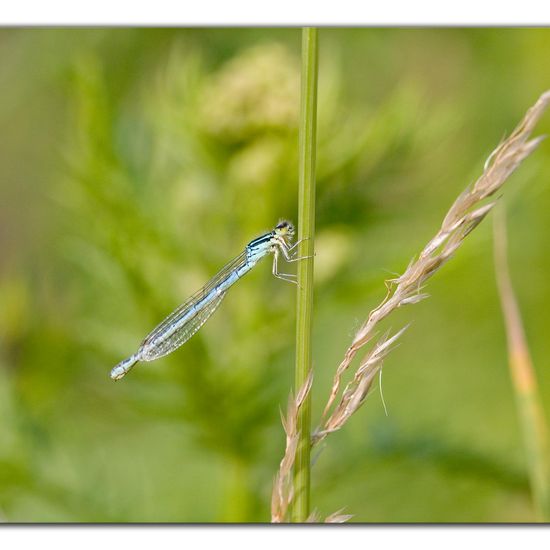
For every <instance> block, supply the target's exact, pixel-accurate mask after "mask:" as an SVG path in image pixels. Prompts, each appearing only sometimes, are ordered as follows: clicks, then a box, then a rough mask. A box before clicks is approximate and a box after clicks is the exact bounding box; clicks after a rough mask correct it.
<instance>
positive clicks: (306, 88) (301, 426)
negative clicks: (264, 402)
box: [292, 28, 318, 522]
mask: <svg viewBox="0 0 550 550" xmlns="http://www.w3.org/2000/svg"><path fill="white" fill-rule="evenodd" d="M317 73H318V38H317V29H311V28H305V29H303V30H302V92H301V107H300V130H299V155H300V165H299V190H298V194H299V196H298V240H299V241H301V244H300V249H299V255H300V256H302V257H306V258H305V259H304V260H302V261H300V262H298V293H297V305H296V367H295V369H296V370H295V386H296V391H298V389H299V388H301V387H302V386H303V385H304V383H305V381H306V380H307V378H308V375H309V373H310V371H311V327H312V310H313V251H314V245H313V238H314V233H315V148H316V129H317ZM297 429H298V433H299V440H298V447H297V451H296V462H295V465H294V491H295V496H294V504H293V508H292V519H293V521H294V522H304V521H305V520H306V519H307V517H308V516H309V493H310V449H311V444H310V439H311V394H308V396H307V397H306V399H305V401H304V403H303V406H302V407H301V408H300V411H299V414H298V423H297Z"/></svg>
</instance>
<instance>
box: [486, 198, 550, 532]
mask: <svg viewBox="0 0 550 550" xmlns="http://www.w3.org/2000/svg"><path fill="white" fill-rule="evenodd" d="M494 214H495V217H494V225H493V228H494V252H495V272H496V279H497V286H498V291H499V296H500V301H501V306H502V313H503V317H504V322H505V325H506V339H507V341H508V362H509V366H510V375H511V378H512V386H513V388H514V393H515V396H516V404H517V408H518V414H519V417H520V422H521V428H522V432H523V442H524V447H525V452H526V455H527V462H528V466H529V478H530V482H531V492H532V494H533V500H534V504H535V509H536V513H537V516H538V519H539V520H540V521H544V522H549V521H550V465H549V459H550V454H549V453H550V450H549V446H548V426H547V423H546V419H545V417H544V411H543V407H542V403H541V398H540V394H539V391H538V384H537V378H536V374H535V370H534V368H533V364H532V361H531V355H530V353H529V347H528V345H527V339H526V338H525V332H524V329H523V323H522V320H521V314H520V311H519V306H518V303H517V299H516V296H515V293H514V289H513V287H512V280H511V278H510V273H509V269H508V258H507V236H506V220H505V213H504V205H500V208H496V209H495V213H494Z"/></svg>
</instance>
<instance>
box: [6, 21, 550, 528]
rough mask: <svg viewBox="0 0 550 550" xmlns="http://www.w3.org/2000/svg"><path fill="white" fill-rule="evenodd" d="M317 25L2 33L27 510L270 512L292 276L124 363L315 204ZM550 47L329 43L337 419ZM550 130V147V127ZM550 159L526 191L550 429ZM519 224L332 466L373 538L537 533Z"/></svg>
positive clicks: (323, 165)
mask: <svg viewBox="0 0 550 550" xmlns="http://www.w3.org/2000/svg"><path fill="white" fill-rule="evenodd" d="M300 42H301V41H300V30H299V29H269V28H264V29H248V28H247V29H114V28H113V29H20V30H18V29H9V30H8V29H4V30H2V31H0V67H1V69H0V124H1V128H2V137H1V138H0V142H1V147H0V251H1V254H0V514H1V517H2V519H3V520H5V521H11V522H52V521H53V522H223V521H247V522H257V521H268V520H269V517H270V514H269V503H270V493H271V485H272V481H273V477H274V475H275V472H276V470H277V468H278V463H279V461H280V459H281V457H282V454H283V450H284V434H283V431H282V427H281V423H280V410H281V409H284V408H285V406H286V402H287V398H288V393H289V390H290V388H291V386H292V381H293V360H294V354H293V345H294V331H295V325H294V303H295V290H294V288H293V287H292V286H291V285H288V284H285V283H284V282H282V281H280V280H277V279H275V278H274V277H273V276H272V275H271V266H270V265H269V262H268V261H265V263H261V264H260V265H259V266H258V267H257V268H256V269H255V270H254V271H253V272H252V273H251V274H250V275H248V276H247V277H246V278H245V279H243V280H242V281H240V282H239V284H238V285H236V287H235V288H234V289H232V291H231V292H230V293H229V295H228V297H227V298H226V299H225V301H224V303H223V305H222V306H221V307H220V309H219V310H218V312H217V313H216V314H215V315H214V316H213V318H212V319H211V320H210V321H209V322H208V324H207V325H205V327H204V328H203V329H201V331H200V332H199V333H198V334H197V336H195V337H194V338H193V339H192V340H190V341H189V343H187V344H186V345H185V346H184V347H183V348H181V349H180V350H178V351H177V352H175V353H174V354H172V355H170V356H168V357H166V358H164V359H161V360H159V361H156V362H154V363H143V364H139V365H138V366H137V367H136V368H135V370H134V371H132V373H131V374H130V375H128V376H127V377H126V378H125V379H124V380H122V381H121V382H119V383H113V382H112V381H111V380H110V379H109V371H110V369H111V368H112V367H113V366H114V365H115V364H116V363H117V362H118V361H120V360H121V359H122V358H124V357H126V356H128V355H130V354H131V353H133V352H134V351H135V349H136V348H137V346H138V345H139V343H140V341H141V339H142V338H143V337H144V336H145V335H146V334H147V332H149V330H150V329H151V328H152V327H154V326H155V324H156V323H157V322H159V321H160V320H161V319H162V318H163V317H164V316H165V315H166V314H167V313H169V312H170V311H171V310H172V309H174V308H175V307H176V306H177V305H178V304H179V303H181V302H182V301H184V300H185V299H186V298H187V296H188V295H189V294H191V293H192V292H193V291H195V290H196V289H197V288H199V287H200V286H201V285H202V284H203V283H205V282H206V281H207V280H208V278H209V277H210V276H212V275H213V274H215V273H216V271H217V270H218V269H219V268H220V267H221V266H223V265H224V264H225V263H226V262H227V261H228V260H230V259H231V258H232V257H233V256H235V255H237V254H238V253H239V252H240V251H241V250H242V249H243V247H244V246H245V245H246V243H247V242H248V241H250V240H251V239H252V238H254V237H255V236H257V235H258V234H261V233H262V232H264V231H266V230H269V229H271V227H273V226H274V225H275V224H276V223H277V221H278V220H279V218H281V217H285V218H289V219H291V220H294V221H296V220H295V218H296V211H297V120H298V112H299V83H300V75H299V67H300ZM549 52H550V30H548V29H498V28H495V29H322V30H321V32H320V81H319V124H318V142H319V143H318V170H317V173H318V178H317V179H318V186H317V222H316V223H317V242H316V251H317V256H316V259H315V263H316V266H315V270H316V271H315V276H316V283H315V311H314V363H315V383H314V387H313V419H314V423H316V421H318V419H319V415H320V412H321V410H322V407H323V405H324V402H325V401H326V398H327V396H328V391H329V388H330V382H331V378H332V375H333V373H334V371H335V369H336V366H337V365H338V363H339V361H340V359H341V358H342V356H343V353H344V351H345V349H346V347H347V345H348V344H349V342H350V340H351V337H352V335H353V333H354V330H356V329H357V328H358V327H359V325H360V323H361V322H362V321H363V320H364V319H365V318H366V316H367V314H368V311H369V310H370V309H371V308H372V307H374V306H375V305H376V304H377V303H378V302H379V301H380V300H381V299H382V297H383V296H384V285H383V281H384V280H385V279H387V278H390V277H391V276H392V275H393V274H395V273H399V272H401V271H402V270H404V269H405V268H406V266H407V264H408V262H409V260H410V259H411V258H412V257H413V256H414V254H415V253H417V252H418V251H419V250H420V249H421V248H422V246H423V245H424V244H425V243H426V242H427V241H428V239H429V238H430V237H431V236H432V235H433V234H435V232H436V231H437V229H438V227H439V224H440V223H441V221H442V219H443V216H444V214H445V212H446V210H447V208H448V207H449V206H450V204H451V203H452V201H453V200H454V198H455V197H456V196H457V195H458V194H459V193H460V192H461V191H462V190H463V189H464V188H465V187H466V185H467V184H469V183H471V182H473V181H474V180H475V179H476V178H477V177H478V175H479V174H480V173H481V171H482V167H483V163H484V160H485V158H486V157H487V155H488V154H489V153H490V152H491V150H492V149H493V148H494V147H495V146H496V145H497V144H498V143H499V141H500V140H501V139H502V138H503V137H504V135H506V134H507V133H509V132H510V131H511V130H512V129H513V128H514V126H515V125H516V123H517V122H518V121H519V120H520V118H521V117H522V116H523V114H524V113H525V111H526V109H527V108H528V107H529V106H530V105H532V104H533V103H534V102H535V100H536V99H537V98H538V96H539V95H540V94H541V93H542V92H543V91H544V90H546V89H548V88H550V78H549V76H548V74H549V73H548V68H549V65H548V53H549ZM549 118H550V117H549V116H548V115H546V117H545V118H544V119H543V121H542V122H541V124H540V125H539V127H538V128H537V133H544V132H548V131H550V121H549ZM549 152H550V145H549V144H548V143H546V142H545V143H543V144H542V146H541V147H540V148H539V150H538V151H537V152H536V153H535V154H534V155H533V156H532V157H531V158H530V159H528V160H527V161H526V162H525V164H524V165H523V166H522V167H521V168H520V170H519V171H518V173H517V174H515V175H514V176H513V177H512V179H511V181H510V182H508V183H507V184H506V186H505V188H504V197H503V202H505V203H506V205H507V209H508V215H509V233H510V235H509V240H510V263H511V269H512V276H513V279H514V283H515V286H516V291H517V293H518V298H519V301H520V304H521V308H522V313H523V316H524V321H525V327H526V332H527V337H528V340H529V343H530V346H531V351H532V355H533V360H534V364H535V366H536V369H537V374H538V377H539V383H540V389H541V393H542V396H543V399H544V405H545V408H546V413H547V416H548V412H549V406H550V405H549V404H550V372H549V369H548V356H549V350H548V336H547V335H548V328H547V327H548V326H549V323H550V313H549V311H550V307H549V306H550V287H549V285H548V273H549V272H550V259H549V255H548V245H549V239H548V235H549V231H550V217H549V216H548V209H549V207H550V188H549V186H548V180H549V178H550V155H549ZM491 234H492V233H491V219H490V217H489V219H487V220H486V221H485V222H484V223H483V224H482V225H481V226H480V227H479V228H478V229H477V230H476V231H475V232H474V233H473V234H472V235H471V236H470V237H468V239H467V241H466V242H465V244H464V246H463V247H462V248H461V249H460V250H459V251H458V253H457V255H456V257H455V258H454V259H453V260H452V261H451V262H450V263H449V264H447V265H446V266H445V267H444V268H443V269H442V270H441V271H440V272H439V273H437V275H436V276H435V277H434V279H433V280H432V281H431V282H430V284H429V287H428V289H427V290H428V292H429V293H430V294H431V298H430V299H429V300H426V301H424V302H422V303H420V304H418V305H415V306H410V307H409V308H404V309H403V310H402V311H399V312H398V314H397V315H395V316H392V317H391V318H390V319H388V320H387V323H386V324H385V327H383V328H392V329H394V330H396V329H399V328H400V327H401V326H403V325H404V324H406V323H408V322H411V321H412V325H411V327H410V328H409V330H408V331H407V332H406V333H405V335H404V336H403V338H402V341H401V344H400V346H399V347H398V348H397V349H396V350H395V351H393V352H392V353H391V354H390V355H389V356H388V358H387V360H386V363H385V368H384V384H383V390H384V397H385V401H386V404H387V408H388V416H386V415H385V413H384V409H383V406H382V403H381V400H380V395H379V393H378V391H375V392H373V393H372V394H371V396H370V397H369V399H368V400H367V403H366V405H365V406H364V407H363V408H362V409H361V410H360V412H359V413H358V414H357V415H355V416H354V417H353V418H352V420H351V421H350V422H349V423H348V424H347V425H346V427H345V428H344V429H343V430H342V431H341V432H339V433H336V434H333V435H331V436H329V437H328V438H327V440H326V443H325V445H323V449H322V452H321V453H320V454H319V455H318V456H317V455H316V461H315V464H314V467H313V471H312V477H313V486H312V503H313V506H314V507H315V508H317V510H318V511H319V512H320V514H321V515H322V516H323V517H324V516H326V515H328V514H330V513H332V512H334V511H336V510H338V509H340V508H342V507H345V510H346V512H347V513H351V514H354V518H353V521H366V522H525V521H533V520H534V519H535V515H534V511H533V506H532V503H531V498H530V494H529V485H528V478H527V471H526V462H525V457H524V452H523V447H522V438H521V433H520V430H519V425H518V417H517V414H516V409H515V403H514V395H513V391H512V387H511V383H510V379H509V375H508V367H507V356H506V344H505V336H504V332H503V323H502V318H501V315H500V308H499V302H498V297H497V294H496V288H495V281H494V271H493V260H492V242H491V240H492V238H491Z"/></svg>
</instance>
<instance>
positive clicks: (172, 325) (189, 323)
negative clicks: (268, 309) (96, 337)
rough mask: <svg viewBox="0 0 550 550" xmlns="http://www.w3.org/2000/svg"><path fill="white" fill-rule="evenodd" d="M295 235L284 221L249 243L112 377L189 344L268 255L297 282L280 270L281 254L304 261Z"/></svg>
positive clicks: (287, 278) (289, 260)
mask: <svg viewBox="0 0 550 550" xmlns="http://www.w3.org/2000/svg"><path fill="white" fill-rule="evenodd" d="M293 236H294V227H293V225H292V224H291V223H290V222H288V221H281V222H280V223H279V224H278V225H277V226H276V227H275V228H274V229H273V231H270V232H269V233H265V234H264V235H262V236H260V237H258V238H257V239H254V240H253V241H251V242H250V243H248V245H247V246H246V248H245V249H244V251H243V252H242V253H241V254H239V256H237V257H236V258H235V259H234V260H232V261H231V262H229V263H228V264H227V265H226V266H225V267H224V268H222V270H221V271H220V272H219V273H218V274H217V275H215V276H214V277H213V278H212V279H211V280H210V281H209V282H208V283H207V284H206V285H205V286H204V287H203V288H201V289H200V290H199V291H197V292H196V293H195V294H193V296H191V297H190V298H189V299H188V300H187V301H186V302H185V303H183V304H182V305H181V306H180V307H178V309H176V310H175V311H174V312H173V313H172V314H171V315H169V316H168V317H167V318H166V319H165V320H164V321H162V323H160V325H158V326H157V327H156V328H155V329H154V330H153V331H152V332H151V333H150V334H149V335H148V336H146V337H145V339H144V340H143V342H142V343H141V346H140V347H139V349H138V350H137V352H136V353H134V354H133V355H131V356H130V357H128V358H127V359H125V360H124V361H121V362H120V363H119V364H118V365H117V366H116V367H114V368H113V370H112V371H111V378H112V379H113V380H119V379H120V378H122V377H123V376H124V375H125V374H126V373H127V372H128V371H129V370H130V369H131V368H132V367H133V366H134V365H135V364H136V363H138V362H139V361H153V360H155V359H158V358H159V357H163V356H165V355H168V354H169V353H171V352H173V351H174V350H176V349H177V348H179V347H180V346H181V345H183V344H184V343H185V342H187V340H189V338H191V336H193V334H195V333H196V332H197V331H198V330H199V329H200V328H201V327H202V325H204V323H205V322H206V321H207V320H208V318H209V317H210V316H211V315H212V314H213V313H214V311H216V309H217V307H218V306H219V305H220V303H221V301H222V300H223V298H224V297H225V294H226V292H227V290H228V289H229V287H231V286H232V285H233V284H235V283H236V282H237V281H238V280H239V279H240V278H241V277H242V276H243V275H245V274H246V273H248V272H249V271H250V270H251V269H252V268H253V267H254V266H255V265H256V264H257V263H258V262H259V261H260V260H261V259H262V258H264V257H265V256H267V255H268V254H273V275H275V277H278V278H280V279H283V280H285V281H291V282H293V283H295V282H296V277H295V275H289V274H287V273H279V271H278V268H277V260H278V258H279V254H282V255H283V257H284V258H285V260H286V261H287V262H293V261H296V260H299V259H301V258H297V257H296V253H295V252H294V249H295V248H296V246H297V245H298V244H299V243H296V244H294V245H292V246H291V244H290V243H291V242H292V237H293Z"/></svg>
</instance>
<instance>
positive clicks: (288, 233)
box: [274, 220, 294, 239]
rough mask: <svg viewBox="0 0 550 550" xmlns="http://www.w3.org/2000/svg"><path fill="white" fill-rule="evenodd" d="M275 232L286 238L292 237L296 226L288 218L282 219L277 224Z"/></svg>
mask: <svg viewBox="0 0 550 550" xmlns="http://www.w3.org/2000/svg"><path fill="white" fill-rule="evenodd" d="M274 232H275V234H276V235H278V236H281V237H284V238H286V239H292V237H294V226H293V225H292V224H291V223H290V222H289V221H287V220H281V221H280V222H279V223H278V224H277V225H276V227H275V229H274Z"/></svg>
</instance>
